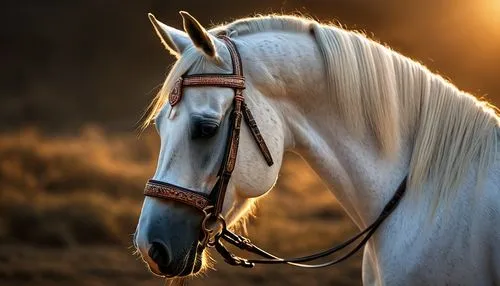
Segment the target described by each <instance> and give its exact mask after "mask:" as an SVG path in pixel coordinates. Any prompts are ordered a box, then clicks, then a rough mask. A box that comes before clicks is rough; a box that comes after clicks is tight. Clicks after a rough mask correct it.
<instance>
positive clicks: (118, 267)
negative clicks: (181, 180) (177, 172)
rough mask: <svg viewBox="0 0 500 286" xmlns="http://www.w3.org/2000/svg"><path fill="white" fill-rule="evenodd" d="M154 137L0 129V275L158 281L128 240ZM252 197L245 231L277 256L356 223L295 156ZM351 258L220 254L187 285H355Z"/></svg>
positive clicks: (327, 239)
mask: <svg viewBox="0 0 500 286" xmlns="http://www.w3.org/2000/svg"><path fill="white" fill-rule="evenodd" d="M158 145H159V142H158V141H157V138H156V136H155V135H152V134H148V133H145V134H143V135H141V136H140V137H139V138H138V137H137V136H133V133H131V134H129V135H112V136H111V135H110V136H107V135H105V134H104V133H103V132H102V131H100V130H99V129H98V128H95V127H93V128H92V127H89V128H85V129H84V130H82V131H81V133H80V135H79V136H72V137H51V136H44V135H43V134H39V133H38V132H36V131H35V130H24V131H21V132H19V133H9V134H4V135H2V136H1V138H0V184H1V185H0V282H1V283H0V284H1V285H162V284H163V280H161V279H159V278H155V277H153V276H152V275H151V274H150V273H148V272H147V270H146V268H145V265H144V264H143V262H142V261H141V260H140V258H138V257H137V256H134V255H133V248H132V247H131V245H132V236H131V235H132V233H133V232H134V228H135V226H136V222H137V219H138V216H139V213H140V208H141V203H142V199H143V197H142V188H143V185H144V182H145V181H146V180H147V178H148V177H149V176H151V174H152V173H153V171H154V168H155V163H156V162H155V160H156V153H157V151H158ZM258 205H259V206H258V209H257V212H256V217H255V218H254V219H251V220H250V223H249V224H248V231H249V235H250V237H251V238H252V240H253V241H255V242H257V243H259V244H261V245H262V246H263V247H264V248H267V249H269V250H273V251H276V252H277V253H279V254H282V255H284V256H292V255H301V254H307V253H309V252H312V251H315V250H321V249H324V248H326V247H328V246H330V245H332V244H334V243H338V242H340V241H341V240H343V239H344V238H346V237H347V236H349V235H350V234H353V233H354V232H355V231H356V229H355V227H354V226H353V224H352V223H351V222H350V220H349V219H348V218H347V217H346V216H345V214H344V212H343V211H342V209H341V208H340V207H339V205H338V204H337V203H336V201H335V200H334V199H333V196H332V195H331V194H330V192H329V191H328V190H326V188H325V187H324V186H323V185H322V183H321V182H320V181H319V179H318V178H317V177H316V176H315V175H314V174H313V173H312V171H311V170H310V169H309V168H308V167H307V166H306V165H305V164H304V163H303V162H302V161H301V159H299V158H298V157H296V156H288V157H287V159H286V161H285V165H284V166H283V168H282V171H281V175H280V178H279V181H278V184H277V186H276V187H275V189H274V190H273V191H272V192H271V193H270V194H269V195H268V196H266V197H265V198H264V199H262V200H261V201H260V202H259V204H258ZM213 256H214V257H217V254H214V255H213ZM360 258H361V255H359V254H358V255H357V256H355V257H354V258H352V259H351V260H349V261H347V262H345V263H343V264H341V265H340V266H337V267H330V268H327V269H322V270H304V269H296V268H292V267H289V266H257V267H256V268H254V269H240V268H233V267H230V266H227V265H225V264H224V263H223V262H222V261H221V260H220V261H219V262H218V263H217V264H216V268H217V271H211V272H208V273H206V275H205V276H204V277H199V278H195V279H193V280H192V281H191V283H190V285H230V284H231V285H256V284H259V285H311V286H312V285H326V284H328V285H359V284H361V272H360V266H361V261H360Z"/></svg>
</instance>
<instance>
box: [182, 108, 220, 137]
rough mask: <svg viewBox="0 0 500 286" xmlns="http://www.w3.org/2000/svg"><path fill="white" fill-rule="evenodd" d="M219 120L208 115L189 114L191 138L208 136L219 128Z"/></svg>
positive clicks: (212, 134)
mask: <svg viewBox="0 0 500 286" xmlns="http://www.w3.org/2000/svg"><path fill="white" fill-rule="evenodd" d="M219 125H220V120H219V119H218V118H214V117H208V116H203V115H198V114H196V115H192V116H191V127H190V130H189V131H190V133H191V138H193V139H196V138H210V137H212V136H214V135H215V133H217V130H218V129H219Z"/></svg>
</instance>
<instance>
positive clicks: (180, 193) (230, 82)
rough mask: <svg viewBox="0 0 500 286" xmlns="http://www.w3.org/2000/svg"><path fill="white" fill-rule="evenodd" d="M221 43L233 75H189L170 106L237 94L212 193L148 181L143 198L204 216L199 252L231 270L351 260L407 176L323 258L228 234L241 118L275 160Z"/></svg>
mask: <svg viewBox="0 0 500 286" xmlns="http://www.w3.org/2000/svg"><path fill="white" fill-rule="evenodd" d="M219 38H220V39H221V40H222V41H223V42H224V43H225V44H226V47H227V48H228V50H229V53H230V55H231V60H232V66H233V73H232V74H194V75H185V76H183V77H181V78H179V79H178V80H177V81H176V83H175V86H174V88H173V89H172V92H171V94H170V96H169V103H170V105H172V106H175V105H176V104H177V103H179V101H180V100H181V98H182V94H183V88H184V87H197V86H198V87H199V86H212V87H213V86H216V87H227V88H232V89H233V90H234V100H233V110H232V112H231V116H230V119H229V120H230V129H229V136H228V139H227V143H226V144H227V145H226V149H225V154H224V158H223V161H222V165H221V168H220V170H219V173H218V179H217V182H216V184H215V186H214V187H213V189H212V191H211V193H210V194H209V195H206V194H204V193H200V192H197V191H193V190H189V189H186V188H183V187H180V186H176V185H173V184H169V183H166V182H161V181H156V180H149V181H148V182H147V184H146V188H145V190H144V195H146V196H150V197H156V198H161V199H166V200H173V201H177V202H180V203H183V204H186V205H189V206H191V207H193V208H195V209H197V210H199V211H200V212H201V213H202V214H203V216H204V217H203V221H202V223H201V231H202V233H201V234H202V235H201V238H200V243H199V247H201V250H203V249H204V248H205V247H214V248H215V249H216V250H217V252H219V253H220V254H221V256H222V257H223V258H224V261H226V262H227V263H229V264H231V265H236V266H243V267H253V266H254V265H255V264H290V265H294V266H299V267H306V268H320V267H326V266H330V265H334V264H337V263H339V262H341V261H343V260H345V259H347V258H349V257H350V256H352V255H353V254H355V253H356V252H357V251H358V250H359V249H361V248H362V247H363V246H364V245H365V244H366V242H367V241H368V239H369V238H370V237H371V236H372V235H373V234H374V233H375V231H376V229H377V228H378V227H379V226H380V225H381V224H382V222H383V221H384V220H385V219H386V218H387V217H388V216H389V215H390V214H391V213H392V211H393V210H394V209H395V208H396V206H397V204H398V203H399V201H400V200H401V198H402V196H403V195H404V193H405V191H406V177H405V179H404V180H403V181H402V182H401V184H400V185H399V187H398V189H397V191H396V193H395V194H394V196H393V197H392V199H391V200H390V201H389V202H388V203H387V204H386V206H385V207H384V209H383V210H382V212H381V214H380V215H379V217H378V218H377V219H376V220H375V221H374V222H373V223H372V224H371V225H369V226H368V227H367V228H366V229H365V230H363V231H362V232H360V233H359V234H357V235H355V236H354V237H352V238H351V239H349V240H347V241H345V242H344V243H342V244H340V245H337V246H334V247H332V248H330V249H328V250H325V251H322V252H320V253H316V254H313V255H309V256H305V257H300V258H293V259H283V258H279V257H277V256H275V255H273V254H270V253H269V252H266V251H264V250H262V249H261V248H259V247H257V246H255V245H254V244H253V243H251V242H250V240H249V239H247V238H245V237H243V236H240V235H237V234H235V233H233V232H231V231H230V230H228V229H227V226H226V221H225V219H224V217H223V215H222V206H223V204H224V197H225V194H226V190H227V186H228V183H229V180H230V178H231V174H232V173H233V170H234V166H235V164H236V155H237V153H238V145H239V135H240V130H241V119H242V117H243V118H244V120H245V122H246V123H247V125H248V127H249V128H250V132H251V134H252V136H253V138H254V139H255V142H256V143H257V146H258V147H259V149H260V151H261V153H262V155H263V157H264V159H265V161H266V163H267V164H268V165H269V166H271V165H273V159H272V156H271V153H270V152H269V149H268V148H267V145H266V143H265V141H264V138H263V137H262V135H261V133H260V131H259V128H258V127H257V123H256V122H255V120H254V118H253V116H252V113H251V112H250V109H248V106H247V105H246V104H245V101H244V95H243V90H244V89H245V77H244V76H243V69H242V64H241V58H240V55H239V53H238V50H237V49H236V46H235V44H234V43H233V41H232V40H231V39H230V38H229V37H227V36H225V35H220V36H219ZM361 237H363V239H361V241H360V242H359V243H358V244H357V245H356V246H355V247H354V248H353V249H352V250H351V251H349V252H348V253H346V254H345V255H343V256H341V257H340V258H337V259H335V260H332V261H328V262H326V263H319V264H313V265H311V264H304V263H306V262H311V261H315V260H317V259H320V258H323V257H326V256H330V255H331V254H333V253H335V252H337V251H339V250H341V249H344V248H345V247H347V246H349V245H351V244H353V243H354V242H356V241H358V239H360V238H361ZM222 240H224V241H226V242H227V243H230V244H232V245H234V246H236V247H238V248H240V249H243V250H246V251H248V252H251V253H254V254H257V255H259V256H261V257H264V259H245V258H241V257H238V256H236V255H234V254H233V253H232V252H230V251H229V250H228V249H227V248H226V247H225V246H224V244H223V243H222Z"/></svg>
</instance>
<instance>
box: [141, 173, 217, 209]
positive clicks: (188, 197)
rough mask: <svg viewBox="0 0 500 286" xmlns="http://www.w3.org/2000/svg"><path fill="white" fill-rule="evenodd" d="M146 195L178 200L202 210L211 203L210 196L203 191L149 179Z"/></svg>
mask: <svg viewBox="0 0 500 286" xmlns="http://www.w3.org/2000/svg"><path fill="white" fill-rule="evenodd" d="M144 195H146V196H149V197H156V198H162V199H168V200H174V201H178V202H181V203H184V204H186V205H190V206H192V207H194V208H196V209H198V210H200V211H203V210H204V209H205V208H206V207H207V206H209V205H210V202H209V200H208V198H207V197H206V196H205V195H203V194H201V193H198V192H195V191H191V190H189V189H186V188H182V187H179V186H175V185H172V184H169V183H165V182H160V181H155V180H149V181H148V182H147V183H146V187H145V189H144Z"/></svg>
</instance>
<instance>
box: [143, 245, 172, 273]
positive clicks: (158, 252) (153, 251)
mask: <svg viewBox="0 0 500 286" xmlns="http://www.w3.org/2000/svg"><path fill="white" fill-rule="evenodd" d="M148 255H149V257H151V259H152V260H153V261H154V262H155V263H156V264H158V266H159V267H160V268H167V267H168V266H169V265H170V262H171V258H170V255H169V254H168V250H167V248H166V247H165V245H164V244H162V243H159V242H153V243H152V244H151V247H150V248H149V251H148Z"/></svg>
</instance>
